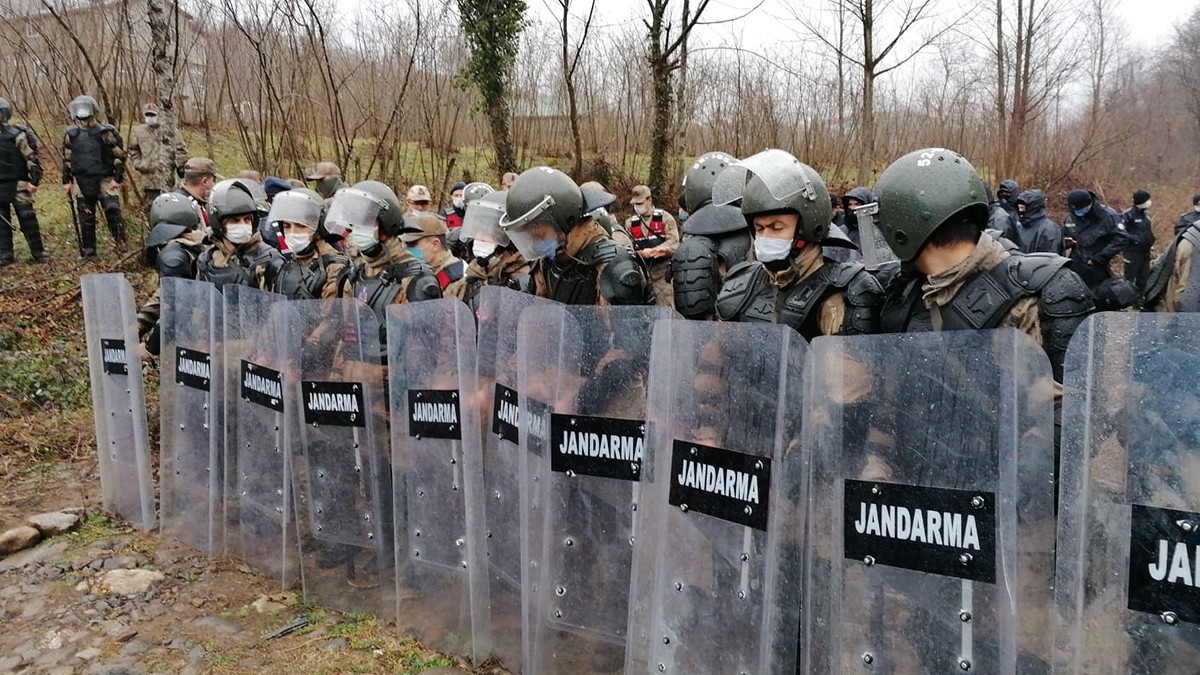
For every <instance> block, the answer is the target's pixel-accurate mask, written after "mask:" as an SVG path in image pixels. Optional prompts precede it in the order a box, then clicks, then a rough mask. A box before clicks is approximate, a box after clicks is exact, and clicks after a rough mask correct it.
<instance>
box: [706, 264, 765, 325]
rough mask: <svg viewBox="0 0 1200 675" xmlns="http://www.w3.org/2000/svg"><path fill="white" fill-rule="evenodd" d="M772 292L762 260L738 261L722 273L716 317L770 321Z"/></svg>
mask: <svg viewBox="0 0 1200 675" xmlns="http://www.w3.org/2000/svg"><path fill="white" fill-rule="evenodd" d="M774 296H775V294H774V293H773V292H772V291H771V283H770V281H768V279H767V270H766V268H765V267H763V264H762V263H760V262H757V261H748V262H743V263H738V264H736V265H734V266H733V267H731V268H730V269H729V272H727V273H726V274H725V282H724V283H723V284H722V285H721V291H720V293H718V294H717V307H716V309H717V318H718V319H720V320H721V321H760V322H768V323H769V322H773V321H774V320H775V297H774Z"/></svg>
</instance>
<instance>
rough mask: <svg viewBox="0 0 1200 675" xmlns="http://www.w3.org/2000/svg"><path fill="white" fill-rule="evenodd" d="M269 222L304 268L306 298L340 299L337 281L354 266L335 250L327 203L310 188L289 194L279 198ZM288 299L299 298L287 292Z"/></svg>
mask: <svg viewBox="0 0 1200 675" xmlns="http://www.w3.org/2000/svg"><path fill="white" fill-rule="evenodd" d="M267 222H268V224H269V225H270V228H271V229H272V230H278V231H279V232H280V233H282V235H283V241H284V243H285V244H286V245H287V250H288V251H291V254H292V261H293V262H295V263H296V264H297V265H299V266H300V271H301V274H302V276H303V280H304V286H305V289H306V295H307V296H309V297H313V298H320V299H327V298H336V297H337V279H338V275H340V274H341V273H342V270H344V269H346V267H348V266H349V265H350V259H349V258H348V257H346V256H345V255H344V254H343V253H342V252H341V251H339V250H337V249H336V248H334V247H333V246H332V245H331V244H330V243H329V240H330V239H333V238H334V237H333V236H332V235H331V234H330V233H329V230H327V229H325V201H324V200H323V199H321V195H319V194H317V193H316V192H314V191H313V190H309V189H308V188H300V189H296V190H288V191H286V192H281V193H279V194H277V195H275V200H274V202H272V204H271V211H270V213H269V214H268V215H267ZM284 295H289V296H298V295H302V294H301V293H297V292H291V293H289V292H288V289H285V290H284Z"/></svg>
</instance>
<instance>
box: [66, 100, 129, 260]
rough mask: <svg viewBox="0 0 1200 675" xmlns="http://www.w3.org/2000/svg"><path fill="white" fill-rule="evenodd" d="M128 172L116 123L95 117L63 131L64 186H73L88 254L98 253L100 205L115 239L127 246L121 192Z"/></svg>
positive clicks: (121, 245) (85, 254)
mask: <svg viewBox="0 0 1200 675" xmlns="http://www.w3.org/2000/svg"><path fill="white" fill-rule="evenodd" d="M124 176H125V148H124V144H123V143H122V141H121V133H120V132H119V131H117V129H116V127H113V126H111V125H108V124H101V123H99V122H98V121H96V119H95V117H91V118H88V119H78V120H76V124H75V125H72V126H69V127H67V132H66V134H64V135H63V171H62V180H63V186H68V185H70V186H72V187H71V196H72V197H73V198H74V199H75V211H76V214H77V216H78V218H79V228H80V234H81V241H80V246H81V248H82V249H83V255H84V256H94V255H96V205H97V204H99V205H100V207H101V208H102V209H104V220H105V221H106V222H107V223H108V230H109V233H111V234H112V238H113V243H114V244H115V245H116V246H117V247H118V248H124V246H125V221H124V219H123V217H122V215H121V197H120V194H119V193H118V190H119V189H120V182H121V179H122V178H123V177H124Z"/></svg>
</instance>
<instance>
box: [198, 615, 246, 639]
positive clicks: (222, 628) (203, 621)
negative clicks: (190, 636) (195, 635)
mask: <svg viewBox="0 0 1200 675" xmlns="http://www.w3.org/2000/svg"><path fill="white" fill-rule="evenodd" d="M192 625H193V626H195V627H197V628H205V629H207V630H211V631H215V632H217V633H225V634H226V635H237V634H239V633H241V632H242V629H241V628H238V627H237V626H235V625H233V624H232V623H230V622H228V621H226V620H225V619H222V618H221V617H219V616H205V617H201V618H199V619H196V620H195V621H193V622H192Z"/></svg>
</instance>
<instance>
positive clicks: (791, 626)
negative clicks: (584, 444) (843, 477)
mask: <svg viewBox="0 0 1200 675" xmlns="http://www.w3.org/2000/svg"><path fill="white" fill-rule="evenodd" d="M803 368H804V340H803V339H802V338H801V337H800V336H799V335H798V334H797V333H795V332H794V331H792V330H790V329H788V328H787V327H785V326H777V325H769V324H734V323H701V322H669V321H660V322H658V324H657V325H656V326H655V329H654V346H653V350H652V352H651V371H650V373H651V374H650V403H649V415H648V420H649V424H650V434H651V438H650V443H649V445H650V447H651V448H653V451H654V452H653V454H654V470H653V471H652V472H646V475H644V476H643V478H642V490H643V492H642V495H643V498H642V504H641V508H640V509H639V511H638V516H639V519H640V520H639V523H638V528H639V531H640V533H641V536H639V537H638V539H637V547H636V548H637V550H636V552H635V556H636V557H635V561H636V564H635V568H634V574H635V577H634V584H633V595H632V598H631V600H630V603H631V607H630V613H629V621H630V626H631V633H632V637H631V648H630V649H629V650H628V657H627V668H626V672H629V673H700V672H711V673H784V672H792V671H793V670H794V668H795V660H796V635H797V630H798V628H799V610H800V585H799V579H800V574H801V571H802V570H801V568H800V564H801V552H802V548H801V546H802V541H801V538H800V533H801V532H802V531H803V526H804V522H803V507H804V499H803V488H804V485H803V480H802V479H803V472H802V469H803V466H804V461H803V456H802V453H801V451H800V410H801V406H800V393H801V384H802V374H803Z"/></svg>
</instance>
